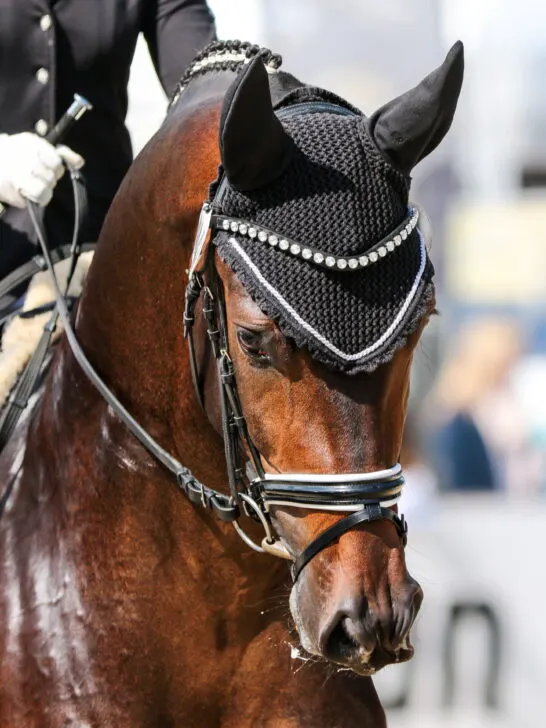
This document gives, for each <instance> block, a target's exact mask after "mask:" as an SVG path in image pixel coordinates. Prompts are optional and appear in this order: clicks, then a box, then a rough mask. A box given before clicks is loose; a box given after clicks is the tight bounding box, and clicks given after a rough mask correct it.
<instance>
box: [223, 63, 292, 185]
mask: <svg viewBox="0 0 546 728" xmlns="http://www.w3.org/2000/svg"><path fill="white" fill-rule="evenodd" d="M292 148H293V142H292V139H291V137H290V136H289V135H288V134H287V133H286V132H285V130H284V128H283V126H282V124H281V122H280V121H279V119H278V118H277V117H276V116H275V112H274V111H273V104H272V102H271V94H270V92H269V81H268V79H267V71H266V70H265V66H264V63H263V61H262V59H261V57H260V56H259V55H258V56H255V57H254V58H253V59H252V61H251V62H250V63H249V64H247V65H246V66H244V67H243V70H242V72H241V73H240V75H239V76H238V77H237V79H236V81H235V82H234V84H233V85H232V86H231V88H230V89H229V90H228V92H227V93H226V96H225V99H224V106H223V109H222V115H221V117H220V154H221V157H222V165H223V167H224V171H225V173H226V175H227V178H228V180H229V182H230V183H231V185H232V186H233V187H235V189H237V190H240V191H241V192H247V191H249V190H254V189H257V188H258V187H262V186H263V185H266V184H268V183H269V182H272V181H273V180H274V179H276V178H277V177H278V176H279V175H280V174H281V172H282V171H283V170H284V168H285V167H286V165H287V164H288V162H289V161H290V157H291V153H292Z"/></svg>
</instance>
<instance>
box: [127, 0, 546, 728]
mask: <svg viewBox="0 0 546 728" xmlns="http://www.w3.org/2000/svg"><path fill="white" fill-rule="evenodd" d="M210 4H211V7H212V8H213V10H214V12H215V14H216V18H217V27H218V35H219V37H220V38H223V39H228V38H229V39H236V38H239V39H241V40H250V41H253V42H257V43H260V44H262V45H265V46H267V47H269V48H271V49H272V50H273V51H275V52H278V53H281V54H282V56H283V59H284V63H283V67H284V68H285V70H288V71H290V72H291V73H293V74H295V75H296V76H298V77H300V78H301V79H302V80H304V81H307V82H311V83H313V84H317V85H320V86H324V87H327V88H330V89H331V90H333V91H336V92H337V93H338V94H340V95H342V96H344V97H345V98H347V99H348V100H350V101H351V102H353V103H354V104H356V105H357V106H359V107H360V108H361V109H362V110H363V111H364V112H366V113H371V112H372V111H373V110H374V109H375V108H376V107H377V106H379V105H381V104H382V103H384V102H386V101H387V100H389V99H390V98H392V97H393V96H394V95H397V94H399V93H401V92H403V91H405V90H406V89H407V88H409V87H411V86H413V85H415V84H416V83H417V82H418V81H419V80H420V79H421V78H422V77H423V76H424V75H426V74H427V73H429V72H430V71H431V70H432V69H433V68H434V67H435V66H437V65H439V63H440V62H441V61H442V60H443V57H444V55H445V53H446V52H447V50H448V49H449V47H450V46H451V44H452V43H453V42H454V41H455V40H457V39H458V38H460V39H462V40H463V42H464V43H465V48H466V77H465V83H464V86H463V92H462V96H461V101H460V106H459V109H458V112H457V114H456V119H455V123H454V125H453V128H452V131H451V133H450V134H449V135H448V137H447V140H446V141H445V142H444V143H443V144H442V145H441V147H440V148H439V149H438V150H437V151H436V152H434V154H433V155H432V156H431V157H430V158H428V159H426V160H425V161H424V162H423V163H422V164H421V165H420V166H419V167H418V168H417V170H416V171H415V175H414V182H413V188H412V189H413V195H412V196H413V200H414V201H415V202H417V203H419V204H420V205H422V206H423V207H424V209H425V210H426V212H427V215H428V224H427V233H428V235H429V238H430V246H431V255H432V259H433V261H434V264H435V267H436V271H437V276H436V281H437V291H438V309H439V311H440V315H439V316H437V317H434V319H433V321H432V322H431V324H430V325H429V326H428V328H427V330H426V332H425V335H424V337H423V340H422V343H421V345H420V347H419V351H418V353H417V356H416V361H415V366H414V378H413V390H412V398H411V404H410V415H409V422H408V427H407V436H406V440H405V442H404V451H403V457H402V460H403V464H404V466H405V468H406V472H407V483H408V487H407V490H406V495H405V500H404V503H403V508H402V510H404V511H405V514H406V517H407V519H408V521H409V524H410V541H409V544H410V545H409V546H408V561H409V568H410V571H411V572H412V573H413V575H414V576H415V577H416V578H417V579H418V580H419V581H420V582H421V584H422V586H423V589H424V591H425V602H424V606H423V610H422V612H421V615H420V617H419V619H418V623H417V627H416V629H415V631H414V643H415V645H416V656H415V658H414V660H413V661H412V662H411V663H408V664H407V665H402V666H394V667H391V668H388V669H386V670H384V671H383V672H382V673H381V674H380V675H379V676H378V677H377V679H376V685H377V687H378V689H379V691H380V693H381V696H382V699H383V701H384V703H385V705H386V706H387V708H388V713H389V725H390V726H391V728H397V727H398V726H400V727H402V726H403V727H404V728H413V727H414V726H415V727H416V726H419V728H429V727H430V728H432V727H434V728H442V727H443V726H457V727H459V726H465V728H478V727H479V728H487V727H488V726H495V728H504V727H510V728H539V727H540V728H542V726H544V723H545V721H544V718H543V715H542V713H543V705H542V703H543V695H542V693H541V690H542V688H543V687H546V621H545V620H544V619H543V610H544V609H545V605H546V579H545V577H544V570H545V569H544V554H545V551H546V548H545V545H544V540H543V538H542V529H543V528H545V526H546V467H545V465H546V3H544V2H543V0H518V1H517V2H516V0H444V1H442V0H412V2H411V3H408V2H407V0H381V2H376V1H375V0H297V2H294V0H212V2H211V3H210ZM130 99H131V101H130V112H129V126H130V130H131V134H132V137H133V142H134V145H135V151H138V149H140V148H141V146H142V145H143V144H144V143H145V142H146V141H147V139H148V138H149V137H150V136H151V135H152V134H153V133H154V131H155V130H156V129H157V127H158V126H159V124H160V123H161V120H162V118H163V115H164V112H165V105H166V101H165V98H164V96H163V93H162V91H161V90H160V88H159V85H158V83H157V81H156V80H155V77H154V75H153V71H152V69H151V66H150V62H149V59H148V56H147V51H146V48H145V46H144V45H143V44H142V45H140V46H139V48H138V52H137V55H136V58H135V62H134V64H133V69H132V75H131V83H130Z"/></svg>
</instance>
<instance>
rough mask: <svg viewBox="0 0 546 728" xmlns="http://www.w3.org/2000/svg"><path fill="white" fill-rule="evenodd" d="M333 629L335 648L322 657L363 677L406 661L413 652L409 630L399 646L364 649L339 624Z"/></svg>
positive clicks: (377, 646)
mask: <svg viewBox="0 0 546 728" xmlns="http://www.w3.org/2000/svg"><path fill="white" fill-rule="evenodd" d="M338 630H339V631H338ZM335 631H336V632H338V633H337V634H334V635H333V636H334V638H335V639H334V640H333V644H335V649H332V648H330V650H329V654H328V655H327V656H326V655H324V656H323V657H325V658H326V659H327V660H328V662H330V663H333V664H335V665H339V666H340V667H343V668H345V669H346V670H352V671H353V672H355V673H356V674H358V675H361V676H363V677H371V676H372V675H375V674H376V673H377V672H379V671H380V670H382V669H383V668H384V667H386V666H387V665H393V664H399V663H402V662H407V661H408V660H411V658H412V657H413V654H414V648H413V645H412V644H411V642H410V636H409V632H408V634H407V635H406V637H405V638H404V640H403V642H402V644H401V645H400V647H399V648H397V649H396V650H393V651H389V650H386V649H385V648H383V647H381V646H379V645H376V646H375V647H373V648H372V649H366V648H365V647H363V646H362V645H360V644H358V642H356V640H354V639H353V638H352V637H351V635H349V634H347V632H346V631H345V630H344V629H343V627H342V626H341V625H338V627H336V630H335Z"/></svg>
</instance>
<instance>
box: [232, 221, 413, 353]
mask: <svg viewBox="0 0 546 728" xmlns="http://www.w3.org/2000/svg"><path fill="white" fill-rule="evenodd" d="M417 232H418V234H419V244H420V256H421V259H420V263H419V270H418V271H417V275H416V276H415V280H414V281H413V285H412V287H411V289H410V291H409V293H408V295H407V297H406V299H405V301H404V303H403V304H402V306H401V307H400V310H399V311H398V314H397V315H396V317H395V319H394V321H393V322H392V323H391V325H390V326H389V327H388V328H387V330H386V331H384V332H383V334H382V335H381V336H380V337H379V339H377V341H375V342H374V343H373V344H370V346H368V347H366V349H363V350H362V351H359V352H357V353H356V354H347V353H346V352H344V351H341V349H338V347H337V346H336V345H335V344H333V343H332V342H331V341H329V340H328V339H327V338H326V337H325V336H323V335H322V334H321V333H320V332H319V331H317V330H316V329H315V328H314V327H313V326H311V324H309V323H307V321H304V320H303V319H302V317H301V316H300V315H299V313H298V312H297V311H296V309H295V308H293V307H292V306H291V305H290V304H289V303H288V301H287V300H286V299H285V298H284V297H283V296H282V295H281V294H280V293H279V291H278V290H277V289H276V288H274V287H273V286H272V285H271V283H269V281H268V280H266V279H265V278H264V276H263V275H262V273H261V272H260V269H259V268H258V267H257V266H256V265H255V263H253V261H252V260H251V259H250V258H249V256H248V255H247V254H246V253H245V251H244V250H243V248H242V247H241V246H240V245H239V243H238V242H237V240H236V239H235V238H229V240H228V242H229V243H230V244H231V246H232V247H233V248H234V249H235V251H236V252H237V253H238V255H239V256H240V257H241V258H242V259H243V260H244V262H245V263H246V264H247V266H248V267H249V268H250V270H251V271H252V273H253V274H254V276H255V277H256V279H257V280H258V283H260V284H261V285H262V286H264V288H266V289H267V290H268V291H269V292H270V293H271V294H272V295H273V296H274V297H275V298H276V299H277V301H278V302H279V303H280V304H281V306H282V307H283V308H284V310H285V311H286V312H287V313H288V314H289V315H290V316H291V317H292V318H293V319H294V320H295V321H296V322H297V323H298V324H299V325H300V326H301V327H302V328H304V329H305V330H306V331H307V332H308V333H309V334H311V336H313V337H314V338H315V339H317V340H318V341H320V342H321V344H323V345H324V346H325V347H326V348H327V349H330V351H332V352H333V353H334V354H336V355H337V356H339V357H340V358H341V359H344V360H345V361H358V360H359V359H362V358H363V357H365V356H369V355H370V354H373V353H374V352H375V351H376V349H378V348H379V347H380V346H382V345H383V344H384V343H385V341H387V339H388V338H389V337H390V336H391V334H392V333H393V332H394V331H395V330H396V328H397V327H398V326H399V324H400V322H401V321H402V319H403V318H404V316H405V315H406V312H407V310H408V308H409V307H410V306H411V304H412V303H413V301H414V299H415V296H416V294H417V291H418V290H419V284H420V282H421V278H422V277H423V273H424V270H425V264H426V260H427V253H426V247H425V241H424V238H423V235H422V233H421V231H420V230H419V228H417Z"/></svg>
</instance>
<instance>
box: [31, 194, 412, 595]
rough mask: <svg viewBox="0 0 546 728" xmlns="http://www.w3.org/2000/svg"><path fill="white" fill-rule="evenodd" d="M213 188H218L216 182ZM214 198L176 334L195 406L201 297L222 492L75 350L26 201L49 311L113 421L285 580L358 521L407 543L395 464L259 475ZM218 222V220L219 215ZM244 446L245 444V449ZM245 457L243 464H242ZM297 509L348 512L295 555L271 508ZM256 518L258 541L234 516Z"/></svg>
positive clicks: (37, 223) (36, 220)
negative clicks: (49, 285) (217, 404)
mask: <svg viewBox="0 0 546 728" xmlns="http://www.w3.org/2000/svg"><path fill="white" fill-rule="evenodd" d="M220 187H221V186H220ZM217 208H218V205H217V204H216V198H215V200H214V201H213V202H212V204H211V203H208V202H207V203H205V204H204V205H203V210H202V212H201V215H200V218H199V223H198V228H197V235H196V241H195V246H194V251H193V255H192V262H191V267H190V270H189V282H188V285H187V288H186V297H185V309H184V336H185V338H187V340H188V344H189V352H190V357H189V358H190V365H191V372H192V378H193V382H194V386H195V391H196V393H197V397H198V399H199V401H200V402H201V404H203V396H202V391H201V388H200V386H199V376H198V368H197V362H196V356H195V347H194V341H193V325H194V321H195V316H194V314H195V308H196V304H197V301H198V300H199V299H201V301H202V313H203V316H204V320H205V324H206V331H207V336H208V338H209V340H210V342H211V347H212V351H213V355H214V357H215V359H216V363H217V372H218V381H219V390H220V398H221V410H222V434H223V440H224V448H225V456H226V465H227V473H228V480H229V489H230V495H227V494H225V493H221V492H219V491H216V490H213V489H212V488H208V487H207V486H206V485H204V484H203V483H200V482H199V481H198V480H197V478H195V477H194V476H193V474H192V473H191V472H190V471H189V470H188V468H186V467H184V466H183V465H182V463H180V462H179V461H178V460H177V459H176V458H174V457H173V456H172V455H171V454H170V453H168V452H167V451H166V450H164V449H163V448H162V447H161V446H160V445H159V443H157V442H156V441H155V440H154V438H152V437H151V435H150V434H149V433H148V432H147V431H146V430H145V429H144V428H143V427H142V426H141V425H140V424H139V423H138V422H137V421H136V420H135V419H134V418H133V416H132V415H131V414H130V413H129V412H128V411H127V409H126V408H125V407H124V406H123V404H122V403H121V402H120V401H119V400H118V398H117V397H116V396H115V394H114V393H113V392H112V391H111V390H110V389H109V387H108V386H107V385H106V383H105V382H104V381H103V379H102V378H101V377H100V376H99V375H98V373H97V372H96V370H95V368H94V367H93V365H92V364H91V362H90V361H89V359H88V358H87V356H86V354H85V352H84V351H83V349H82V348H81V346H80V344H79V342H78V340H77V337H76V334H75V331H74V329H73V327H72V323H71V317H70V314H69V311H68V308H67V305H66V302H65V299H64V296H63V294H62V292H61V289H60V286H59V282H58V280H57V277H56V274H55V269H54V267H53V261H52V259H51V255H50V252H49V249H48V245H47V242H46V232H45V229H44V226H43V222H42V220H41V218H40V215H39V213H38V208H37V206H36V205H34V203H32V202H29V203H28V211H29V214H30V217H31V220H32V223H33V225H34V228H35V231H36V234H37V237H38V240H39V242H40V246H41V248H42V253H43V256H44V260H45V262H46V265H47V268H48V270H49V272H50V274H51V278H52V281H53V285H54V289H55V295H56V303H57V310H58V313H59V317H60V318H61V320H62V323H63V326H64V329H65V332H66V337H67V340H68V343H69V346H70V348H71V350H72V353H73V354H74V357H75V359H76V361H77V362H78V363H79V365H80V366H81V368H82V370H83V371H84V373H85V374H86V376H87V377H88V378H89V380H90V381H91V383H92V384H93V385H94V386H95V388H96V389H97V390H98V391H99V393H100V394H101V396H102V397H103V398H104V399H105V401H106V402H107V403H108V405H109V406H110V407H111V408H112V410H113V411H114V412H115V413H116V415H117V416H118V417H119V419H120V420H121V421H122V422H123V423H124V424H125V425H126V426H127V428H128V429H129V430H130V431H131V433H132V434H133V435H134V436H135V437H136V438H137V439H138V440H139V441H140V443H141V444H142V445H143V447H144V448H145V449H146V450H147V451H148V452H149V453H150V454H151V455H153V456H154V457H155V458H156V459H157V460H158V461H159V462H160V463H161V464H162V465H163V466H164V467H165V468H166V469H167V470H169V471H170V472H171V473H172V474H173V475H174V477H175V481H176V484H177V485H178V487H179V489H180V490H181V491H182V492H183V493H184V495H185V496H186V497H187V498H188V499H189V500H190V501H191V502H192V503H193V504H195V505H201V506H203V507H204V508H206V509H207V510H210V511H211V512H212V513H213V514H214V515H215V516H216V517H217V518H219V519H220V520H222V521H225V522H230V523H233V525H234V527H235V529H236V530H237V532H238V534H239V535H240V536H241V538H242V539H243V540H244V541H245V543H246V544H248V545H249V546H250V547H251V548H253V549H254V550H256V551H259V552H267V553H270V554H273V555H275V556H279V557H281V558H285V559H290V560H292V561H293V564H292V567H291V573H292V578H293V580H294V582H295V581H296V580H297V578H298V576H299V574H300V572H301V571H302V569H303V568H304V566H305V565H306V564H307V563H309V561H310V560H311V559H312V558H314V557H315V556H316V555H317V554H318V553H320V552H321V551H322V550H323V549H325V548H326V547H328V546H329V545H331V544H332V543H333V542H334V541H336V540H337V539H338V538H339V537H340V536H342V535H343V534H344V533H346V532H347V531H349V530H351V529H353V528H355V527H356V526H359V525H360V524H363V523H370V522H372V521H384V520H387V521H391V522H392V523H393V524H394V526H395V527H396V529H397V531H398V533H399V535H400V537H401V539H402V542H403V545H404V546H405V544H406V540H407V525H406V522H405V520H404V518H403V516H402V517H399V516H398V515H397V514H396V513H394V512H393V511H392V510H391V506H393V505H395V504H396V503H397V502H398V500H399V498H400V496H401V493H402V488H403V486H404V478H403V475H402V468H401V466H400V465H395V466H394V467H392V468H388V469H385V470H379V471H376V472H371V473H345V474H308V473H289V474H285V473H279V474H271V473H265V472H264V469H263V465H262V460H261V457H260V454H259V452H258V450H257V448H256V446H255V445H254V443H253V441H252V438H251V436H250V434H249V431H248V427H247V424H246V420H245V417H244V415H243V412H242V408H241V403H240V399H239V395H238V391H237V384H236V379H235V371H234V368H233V363H232V360H231V358H230V356H229V346H228V334H227V318H226V310H225V303H224V296H223V288H222V282H221V280H220V278H219V276H218V273H217V271H216V267H215V265H214V255H213V253H212V249H213V246H212V245H205V243H206V241H207V240H208V239H209V237H210V229H211V227H212V226H213V223H211V221H212V213H213V211H215V212H221V210H218V209H217ZM223 219H225V218H223ZM245 446H246V447H245ZM246 453H248V454H249V455H250V459H251V462H250V463H247V461H248V457H247V455H246ZM273 506H274V507H291V508H304V509H309V510H313V509H315V510H320V511H331V512H336V513H349V515H347V516H345V517H344V518H342V519H341V520H340V521H338V522H337V523H335V524H334V525H333V526H331V527H330V528H328V529H326V530H325V531H324V532H323V533H321V534H320V535H319V536H318V538H316V539H315V540H314V541H312V542H311V544H309V545H308V546H307V547H306V548H305V549H304V550H303V551H302V552H301V553H300V554H299V555H297V556H295V555H293V554H291V553H290V552H289V550H288V549H287V548H286V546H285V545H284V544H283V543H282V542H281V541H280V540H279V539H278V538H277V537H276V536H275V534H274V530H273V527H272V523H271V517H270V509H271V507H273ZM242 512H244V513H245V515H247V516H250V517H251V518H253V519H254V520H257V521H259V522H261V524H262V525H263V527H264V529H265V537H264V538H263V540H262V543H261V545H258V544H256V543H254V541H252V539H251V538H250V537H249V536H248V535H247V534H246V533H245V532H244V531H243V529H242V528H241V526H240V525H239V523H238V521H239V518H240V517H241V515H242Z"/></svg>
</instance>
